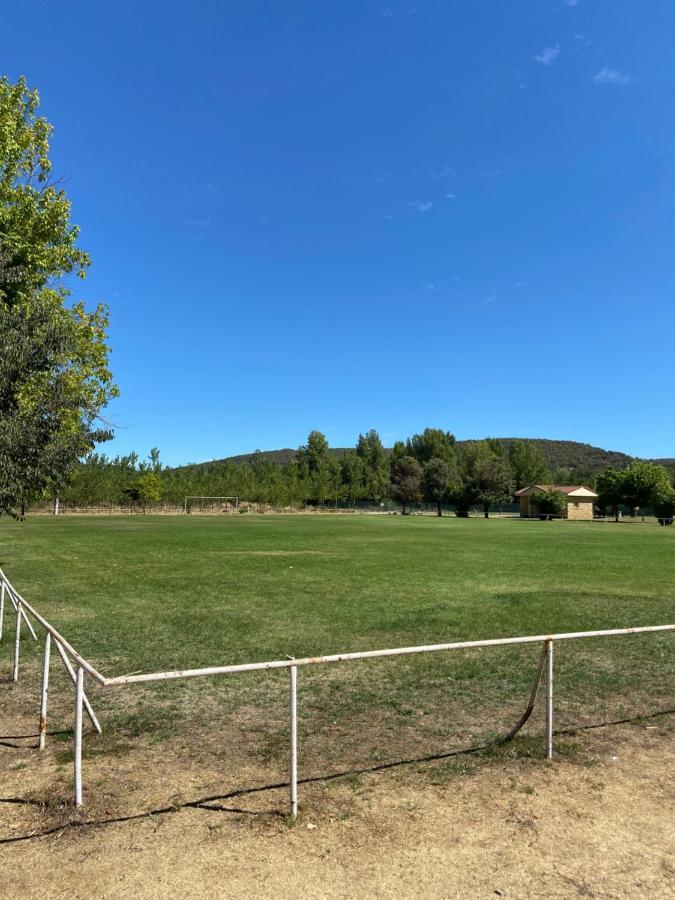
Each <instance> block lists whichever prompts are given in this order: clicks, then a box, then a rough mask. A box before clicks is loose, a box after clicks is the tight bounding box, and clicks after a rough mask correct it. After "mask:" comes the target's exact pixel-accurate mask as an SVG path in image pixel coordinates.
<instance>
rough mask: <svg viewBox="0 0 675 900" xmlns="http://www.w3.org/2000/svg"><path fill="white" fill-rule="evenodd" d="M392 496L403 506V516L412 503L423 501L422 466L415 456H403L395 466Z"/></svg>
mask: <svg viewBox="0 0 675 900" xmlns="http://www.w3.org/2000/svg"><path fill="white" fill-rule="evenodd" d="M391 496H392V497H393V498H394V500H396V501H398V502H399V503H400V504H401V508H402V512H403V515H405V513H406V510H407V508H408V507H409V506H410V504H411V503H415V502H416V501H418V500H421V499H422V466H421V465H420V464H419V463H418V462H417V460H416V459H415V458H414V457H413V456H402V457H400V458H399V459H397V460H396V462H395V463H394V464H393V466H392V469H391Z"/></svg>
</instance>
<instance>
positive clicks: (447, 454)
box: [406, 428, 456, 465]
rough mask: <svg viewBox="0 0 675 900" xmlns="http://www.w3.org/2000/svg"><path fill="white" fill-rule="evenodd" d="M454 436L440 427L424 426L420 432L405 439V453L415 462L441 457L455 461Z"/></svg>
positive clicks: (451, 461) (450, 461)
mask: <svg viewBox="0 0 675 900" xmlns="http://www.w3.org/2000/svg"><path fill="white" fill-rule="evenodd" d="M455 443H456V442H455V436H454V434H451V433H450V432H449V431H442V430H441V429H440V428H425V429H424V431H423V432H422V434H414V435H413V436H412V437H411V438H409V439H408V440H407V441H406V453H407V454H408V456H413V457H414V458H415V459H416V460H417V462H419V463H422V465H424V463H427V462H429V460H431V459H442V460H445V462H448V463H452V464H454V463H455Z"/></svg>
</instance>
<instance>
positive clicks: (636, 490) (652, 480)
mask: <svg viewBox="0 0 675 900" xmlns="http://www.w3.org/2000/svg"><path fill="white" fill-rule="evenodd" d="M623 486H624V499H625V502H626V503H627V504H628V505H629V506H630V507H631V508H637V509H639V510H640V512H641V514H642V517H643V519H644V509H645V507H646V506H649V505H650V503H651V502H652V500H653V499H654V497H655V496H656V495H658V494H659V493H660V492H661V491H664V490H666V489H667V488H669V487H670V478H669V477H668V472H667V471H666V470H665V469H664V468H663V466H659V465H657V464H656V463H650V462H645V461H644V460H635V462H632V463H631V464H630V465H629V466H628V468H627V469H626V470H625V472H624V478H623Z"/></svg>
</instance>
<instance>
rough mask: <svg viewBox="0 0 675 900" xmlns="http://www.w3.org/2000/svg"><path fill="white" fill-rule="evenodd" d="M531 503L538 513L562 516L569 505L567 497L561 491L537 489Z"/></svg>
mask: <svg viewBox="0 0 675 900" xmlns="http://www.w3.org/2000/svg"><path fill="white" fill-rule="evenodd" d="M530 503H531V504H532V506H534V508H535V509H536V510H537V512H538V513H540V514H541V515H545V516H562V515H563V513H564V512H565V507H566V506H567V498H566V497H565V495H564V494H561V493H560V491H537V492H536V493H534V494H532V497H531V498H530Z"/></svg>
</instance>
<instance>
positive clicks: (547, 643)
mask: <svg viewBox="0 0 675 900" xmlns="http://www.w3.org/2000/svg"><path fill="white" fill-rule="evenodd" d="M5 593H7V594H8V595H9V597H10V599H11V600H12V603H13V605H14V607H15V610H16V628H15V653H14V669H13V680H14V681H16V680H17V676H18V660H19V646H20V627H21V621H22V620H24V621H25V622H26V624H27V625H28V626H29V628H30V630H31V632H32V634H33V636H35V632H34V630H33V628H32V626H31V624H30V622H29V620H28V619H27V618H26V615H25V610H27V611H28V612H29V613H30V614H31V615H32V616H33V618H34V619H35V621H36V622H39V623H40V625H42V627H43V628H44V629H45V631H46V632H47V635H46V640H45V651H44V658H43V674H42V695H41V703H40V728H39V749H43V748H44V743H45V736H46V716H47V690H48V682H49V659H50V652H49V648H50V640H49V639H50V638H53V639H54V641H55V642H56V648H57V650H58V652H59V655H60V656H61V659H62V661H63V663H64V665H65V667H66V670H67V672H68V674H69V676H70V679H71V680H72V682H73V684H74V685H75V728H74V741H75V746H74V767H75V778H74V788H75V790H74V793H75V804H76V806H80V805H81V803H82V719H83V711H85V710H86V712H87V713H88V715H89V718H90V719H91V722H92V724H93V726H94V728H95V729H96V731H98V733H99V734H100V733H101V727H100V725H99V723H98V720H97V719H96V716H95V714H94V712H93V710H92V708H91V704H90V703H89V700H88V699H87V696H86V694H85V692H84V678H85V673H88V674H89V675H91V676H92V677H93V678H94V679H95V680H96V681H97V682H98V683H99V684H101V685H102V686H103V687H118V686H123V685H133V684H144V683H149V682H155V681H170V680H175V679H178V678H198V677H208V676H213V675H235V674H239V673H242V672H264V671H272V670H275V669H288V670H289V685H290V703H289V716H290V740H291V746H290V760H291V765H290V814H291V817H292V818H295V817H296V816H297V811H298V794H297V786H298V765H297V758H298V741H297V725H298V722H297V673H298V669H299V668H302V667H304V666H314V665H324V664H331V663H341V662H350V661H356V660H366V659H381V658H386V657H392V656H411V655H414V654H420V653H438V652H443V651H454V650H472V649H477V648H481V647H506V646H512V645H514V644H541V645H542V651H541V655H540V658H539V663H538V665H537V669H536V672H535V677H534V682H533V684H532V689H531V692H530V698H529V701H528V705H527V707H526V709H525V712H524V713H523V715H522V716H521V718H520V719H519V720H518V722H517V723H516V725H515V726H514V727H513V728H512V729H511V730H510V731H509V732H508V734H507V735H506V736H505V737H504V738H502V740H511V739H512V738H513V737H514V736H515V735H516V734H517V733H518V731H520V729H521V728H522V727H523V726H524V725H525V723H526V722H527V721H528V719H529V718H530V716H531V714H532V711H533V709H534V706H535V702H536V699H537V694H538V690H539V686H540V683H541V681H542V679H543V677H544V672H545V673H546V752H547V756H548V758H549V759H550V758H552V756H553V645H554V643H555V642H556V641H569V640H578V639H583V638H600V637H614V636H617V635H627V634H647V633H654V632H667V631H675V624H672V625H642V626H638V627H632V628H607V629H602V630H597V631H568V632H561V633H557V634H536V635H525V636H521V637H506V638H488V639H484V640H475V641H452V642H449V643H443V644H423V645H418V646H412V647H395V648H390V649H386V650H362V651H357V652H353V653H334V654H327V655H324V656H306V657H303V658H301V659H294V658H293V657H287V658H286V659H276V660H269V661H267V662H255V663H241V664H236V665H229V666H207V667H204V668H200V669H177V670H174V671H169V672H147V673H144V674H133V675H118V676H115V677H112V678H106V677H105V676H104V675H102V674H101V673H100V672H98V671H97V669H96V668H95V667H94V666H93V665H92V664H91V663H90V662H88V661H87V660H86V659H85V658H84V657H83V656H81V655H80V654H79V653H78V652H77V651H76V650H75V649H74V648H73V646H72V645H71V644H70V643H69V642H68V641H67V640H66V639H65V638H64V637H63V635H62V634H60V632H58V631H57V630H56V628H54V627H53V625H51V624H50V623H49V622H48V621H47V620H46V619H45V618H44V616H42V615H40V613H38V612H37V610H36V609H34V607H33V606H31V604H30V603H28V602H27V601H26V600H24V598H23V597H22V596H21V594H19V593H18V591H17V590H16V589H15V588H14V587H13V586H12V584H11V582H10V581H9V579H8V578H7V576H6V575H5V573H4V572H3V571H2V569H0V638H1V637H2V616H3V605H4V598H5ZM68 654H69V655H70V656H71V657H72V658H73V660H75V662H76V663H77V671H75V670H74V668H73V666H72V665H71V663H70V660H69V658H68Z"/></svg>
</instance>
